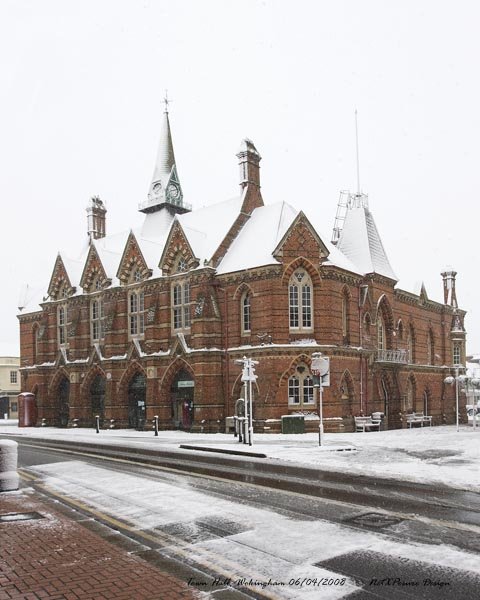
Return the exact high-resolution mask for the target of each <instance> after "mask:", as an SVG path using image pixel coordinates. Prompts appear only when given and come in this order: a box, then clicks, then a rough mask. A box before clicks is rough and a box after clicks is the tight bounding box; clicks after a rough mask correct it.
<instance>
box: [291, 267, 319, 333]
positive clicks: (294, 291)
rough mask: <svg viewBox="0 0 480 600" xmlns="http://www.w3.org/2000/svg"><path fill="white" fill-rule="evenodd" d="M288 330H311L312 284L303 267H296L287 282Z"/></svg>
mask: <svg viewBox="0 0 480 600" xmlns="http://www.w3.org/2000/svg"><path fill="white" fill-rule="evenodd" d="M288 298H289V324H290V331H293V332H297V331H298V332H303V331H313V285H312V280H311V278H310V275H309V274H308V272H307V271H306V270H305V269H304V268H298V269H296V270H295V271H294V272H293V273H292V275H291V277H290V280H289V284H288Z"/></svg>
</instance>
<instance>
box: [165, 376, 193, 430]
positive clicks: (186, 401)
mask: <svg viewBox="0 0 480 600" xmlns="http://www.w3.org/2000/svg"><path fill="white" fill-rule="evenodd" d="M194 389H195V382H194V381H193V379H192V375H191V374H190V373H189V372H188V371H185V370H184V369H183V370H181V371H180V372H179V373H177V376H176V377H175V379H174V380H173V382H172V387H171V388H170V395H171V400H172V424H173V427H174V428H175V429H190V427H191V426H192V422H193V393H194Z"/></svg>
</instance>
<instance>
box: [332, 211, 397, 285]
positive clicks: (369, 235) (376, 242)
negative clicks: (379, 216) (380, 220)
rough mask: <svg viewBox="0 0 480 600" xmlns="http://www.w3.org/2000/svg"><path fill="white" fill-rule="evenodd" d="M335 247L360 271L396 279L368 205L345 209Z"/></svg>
mask: <svg viewBox="0 0 480 600" xmlns="http://www.w3.org/2000/svg"><path fill="white" fill-rule="evenodd" d="M337 248H338V249H339V250H340V251H341V252H342V253H343V254H344V255H345V256H346V257H347V258H348V259H350V260H351V261H352V262H353V264H354V265H356V266H357V267H358V268H359V270H360V271H361V272H362V273H365V274H367V273H378V274H379V275H383V276H384V277H388V278H390V279H393V280H394V281H398V278H397V276H396V275H395V273H394V272H393V269H392V267H391V266H390V262H389V260H388V257H387V253H386V252H385V248H384V247H383V244H382V240H381V239H380V235H379V233H378V229H377V226H376V225H375V221H374V219H373V215H372V213H371V212H370V210H369V208H368V206H365V205H363V204H362V205H357V206H352V207H351V208H349V209H348V210H347V213H346V215H345V222H344V224H343V229H342V233H341V235H340V239H339V241H338V245H337Z"/></svg>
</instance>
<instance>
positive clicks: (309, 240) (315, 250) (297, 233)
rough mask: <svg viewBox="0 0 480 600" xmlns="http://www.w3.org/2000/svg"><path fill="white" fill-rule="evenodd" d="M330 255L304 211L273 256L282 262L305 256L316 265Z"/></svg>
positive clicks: (298, 216)
mask: <svg viewBox="0 0 480 600" xmlns="http://www.w3.org/2000/svg"><path fill="white" fill-rule="evenodd" d="M328 255H329V250H328V248H327V247H326V246H325V244H324V243H323V241H322V240H321V238H320V236H319V235H318V233H317V232H316V231H315V228H314V227H313V225H312V224H311V223H310V221H309V220H308V219H307V217H306V216H305V213H304V212H303V211H300V212H299V213H298V215H297V216H296V217H295V219H294V221H293V222H292V224H291V225H290V227H289V228H288V229H287V231H286V232H285V234H284V236H283V237H282V239H281V240H280V242H279V243H278V244H277V247H276V248H275V250H274V251H273V256H274V257H275V258H276V259H277V260H280V261H281V262H289V261H290V260H291V259H294V258H297V257H298V256H304V257H306V258H308V259H309V260H311V261H312V262H313V263H314V264H315V265H317V264H318V262H322V261H323V260H325V259H326V258H327V257H328Z"/></svg>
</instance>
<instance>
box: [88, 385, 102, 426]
mask: <svg viewBox="0 0 480 600" xmlns="http://www.w3.org/2000/svg"><path fill="white" fill-rule="evenodd" d="M105 387H106V384H105V377H102V376H101V375H100V374H99V375H96V376H95V379H94V380H93V381H92V385H91V386H90V402H91V407H92V418H93V420H95V417H96V416H97V415H98V416H99V417H100V427H102V425H103V421H104V419H105Z"/></svg>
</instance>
